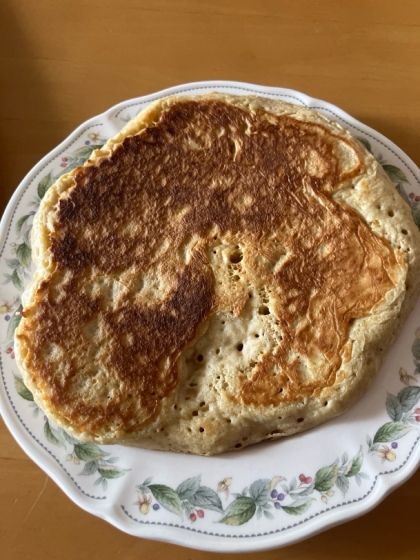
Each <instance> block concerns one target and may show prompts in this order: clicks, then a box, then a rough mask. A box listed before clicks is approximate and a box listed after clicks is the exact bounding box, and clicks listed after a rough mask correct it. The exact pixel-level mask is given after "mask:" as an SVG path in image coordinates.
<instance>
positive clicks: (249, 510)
mask: <svg viewBox="0 0 420 560" xmlns="http://www.w3.org/2000/svg"><path fill="white" fill-rule="evenodd" d="M256 509H257V506H256V504H255V501H254V500H253V499H252V498H251V497H249V496H239V497H238V498H236V499H235V500H234V501H233V502H232V503H231V504H230V506H229V507H228V508H227V510H226V511H225V515H224V516H223V517H222V518H221V519H219V523H224V524H225V525H243V524H244V523H246V522H247V521H249V520H250V519H251V518H252V517H253V516H254V514H255V511H256Z"/></svg>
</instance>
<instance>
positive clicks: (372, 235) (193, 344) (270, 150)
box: [16, 93, 420, 455]
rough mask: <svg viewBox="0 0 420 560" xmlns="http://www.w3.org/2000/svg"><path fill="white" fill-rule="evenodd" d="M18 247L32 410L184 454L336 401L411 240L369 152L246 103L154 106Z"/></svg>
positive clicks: (404, 296)
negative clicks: (24, 265)
mask: <svg viewBox="0 0 420 560" xmlns="http://www.w3.org/2000/svg"><path fill="white" fill-rule="evenodd" d="M32 254H33V258H34V261H35V264H36V267H37V271H36V273H35V276H34V278H33V280H32V282H31V283H30V285H29V286H28V288H27V289H26V291H25V293H24V296H23V307H24V311H23V312H22V316H23V319H22V321H21V323H20V325H19V327H18V329H17V331H16V351H17V361H18V365H19V367H20V369H21V371H22V375H23V378H24V381H25V384H26V385H27V386H28V388H29V389H30V390H31V391H32V393H33V395H34V398H35V401H36V403H37V404H38V405H39V406H40V407H41V408H42V409H43V410H44V412H45V414H46V415H47V416H48V417H49V418H50V419H52V420H53V421H55V422H56V423H57V424H59V425H60V426H62V427H63V428H64V429H66V430H67V431H68V432H70V433H71V434H73V435H74V436H75V437H77V438H79V439H81V440H83V441H94V442H97V443H100V444H112V443H118V444H125V445H134V446H139V447H144V448H150V449H159V450H171V451H176V452H183V453H195V454H200V455H212V454H216V453H221V452H223V451H226V450H233V449H240V448H244V447H246V446H248V445H250V444H253V443H256V442H259V441H263V440H271V439H277V438H280V437H283V436H287V435H290V434H294V433H296V432H300V431H302V430H306V429H308V428H312V427H314V426H317V425H319V424H321V423H322V422H324V421H326V420H328V419H329V418H333V417H335V416H337V415H338V414H341V413H342V412H344V411H345V410H347V409H348V408H349V407H350V406H351V405H352V404H353V403H354V402H356V400H357V399H359V398H360V397H361V396H362V395H363V394H364V393H365V391H366V390H367V388H368V387H369V384H370V383H371V381H372V379H373V378H374V376H375V374H376V372H377V371H378V368H379V366H380V363H381V361H382V359H383V357H384V355H385V353H386V350H387V349H388V348H389V346H390V345H391V344H392V342H393V340H394V338H395V336H396V334H397V333H398V332H399V330H400V327H401V325H402V323H403V321H404V319H405V318H406V316H407V314H408V313H409V311H410V310H411V309H412V307H413V305H414V303H415V301H416V299H417V297H418V294H419V290H420V281H419V278H420V274H419V255H420V233H419V231H418V229H417V227H416V226H415V224H414V222H413V220H412V217H411V212H410V209H409V207H408V206H407V205H406V203H405V202H404V201H403V200H402V199H401V197H399V195H398V193H397V192H396V190H395V188H394V186H393V185H392V183H391V181H390V180H389V179H388V177H387V175H386V174H385V172H384V171H383V169H382V167H381V166H380V164H379V163H378V162H377V161H376V160H375V158H374V157H373V156H372V155H371V154H370V153H369V152H367V150H366V149H365V148H364V146H363V145H362V144H360V143H359V142H358V141H357V140H355V139H354V138H353V137H352V136H351V135H350V133H349V132H348V131H346V130H344V129H343V128H342V127H340V126H339V125H338V124H336V123H334V122H331V121H329V120H328V119H326V118H325V117H324V116H322V115H321V114H319V113H317V112H316V111H313V110H310V109H306V108H303V107H299V106H295V105H292V104H289V103H285V102H283V101H274V100H269V99H263V98H258V97H253V96H246V97H242V96H230V95H223V94H217V93H214V94H211V95H206V96H193V97H182V96H174V97H167V98H164V99H161V100H159V101H156V102H154V103H153V104H152V105H151V106H149V107H148V108H147V109H145V110H144V111H143V112H141V113H140V114H139V115H138V116H137V117H136V118H135V119H133V120H132V121H130V122H129V123H128V124H127V125H126V127H125V128H124V129H123V130H122V131H121V132H120V133H119V134H117V136H116V137H115V138H113V139H111V140H109V141H108V143H107V144H106V145H105V146H104V147H103V148H102V149H101V150H97V151H95V152H94V153H93V154H92V157H91V159H90V160H89V161H88V162H87V163H86V164H85V165H84V166H83V167H79V168H77V169H75V170H73V171H72V172H71V173H69V174H67V175H64V176H62V177H61V178H60V179H59V180H58V181H57V183H56V184H55V185H53V186H52V187H51V188H50V190H49V191H48V193H47V194H46V196H45V197H44V199H43V201H42V204H41V207H40V209H39V211H38V213H37V214H36V217H35V222H34V227H33V234H32Z"/></svg>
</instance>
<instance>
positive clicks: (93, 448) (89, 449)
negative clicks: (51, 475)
mask: <svg viewBox="0 0 420 560" xmlns="http://www.w3.org/2000/svg"><path fill="white" fill-rule="evenodd" d="M74 453H75V455H76V457H78V458H79V459H80V460H81V461H99V459H103V458H104V457H105V456H106V453H105V452H104V451H102V450H101V449H100V448H99V447H98V446H97V445H96V443H76V445H75V446H74Z"/></svg>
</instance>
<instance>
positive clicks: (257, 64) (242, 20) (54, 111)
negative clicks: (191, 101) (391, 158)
mask: <svg viewBox="0 0 420 560" xmlns="http://www.w3.org/2000/svg"><path fill="white" fill-rule="evenodd" d="M0 47H1V49H0V65H1V72H0V186H1V190H0V197H1V198H0V201H1V202H0V206H1V210H3V208H4V207H5V205H6V203H7V201H8V199H9V198H10V196H11V195H12V193H13V191H14V189H15V188H16V186H17V185H18V183H19V182H20V180H21V179H22V178H23V177H24V176H25V174H26V173H27V172H28V171H29V170H30V169H31V167H32V166H33V165H35V163H37V161H38V160H39V159H40V158H41V157H42V156H44V155H45V154H46V153H48V152H49V151H50V150H51V149H52V148H54V147H55V146H56V145H57V144H58V143H59V142H61V141H62V140H63V139H65V138H66V137H67V135H68V134H69V133H70V132H71V131H72V130H73V129H74V128H75V127H76V126H77V125H79V124H81V123H82V122H83V121H85V120H86V119H88V118H89V117H92V116H94V115H96V114H98V113H100V112H102V111H104V110H106V109H108V108H109V107H111V106H112V105H114V104H115V103H118V102H120V101H123V100H125V99H128V98H131V97H136V96H140V95H144V94H147V93H152V92H154V91H157V90H159V89H162V88H166V87H169V86H173V85H177V84H182V83H185V82H191V81H198V80H214V79H228V80H241V81H247V82H254V83H258V84H264V85H272V86H283V87H289V88H293V89H296V90H300V91H302V92H305V93H307V94H309V95H310V96H312V97H318V98H321V99H324V100H327V101H330V102H331V103H334V104H335V105H338V106H339V107H341V108H342V109H344V110H345V111H347V112H348V113H350V114H351V115H353V116H354V117H356V118H357V119H359V120H360V121H363V122H364V123H366V124H367V125H369V126H371V127H373V128H374V129H376V130H378V131H380V132H381V133H382V134H384V135H385V136H387V137H388V138H390V139H391V140H392V141H394V142H395V143H396V144H397V145H398V146H400V148H402V150H404V151H405V152H406V153H407V154H408V155H409V156H410V157H411V158H412V159H413V160H414V161H415V162H416V163H417V165H420V132H419V131H420V71H419V70H420V2H419V0H411V1H410V0H399V1H395V0H376V1H374V0H351V1H350V0H341V1H337V0H320V1H316V0H308V1H306V0H295V1H280V0H230V1H227V0H173V1H171V0H166V1H165V0H36V1H35V0H33V1H31V0H1V2H0ZM419 519H420V471H419V472H417V474H415V475H414V476H413V477H412V478H411V479H410V480H409V481H408V482H406V483H405V484H404V485H403V486H402V487H401V488H399V489H397V490H396V491H395V492H394V493H393V494H392V495H391V496H389V497H388V498H386V499H385V500H384V502H383V503H382V504H381V505H379V506H378V507H377V508H376V509H375V510H374V511H372V512H370V513H369V514H367V515H365V516H364V517H361V518H359V519H356V520H354V521H351V522H349V523H346V524H344V525H341V526H339V527H336V528H334V529H330V530H328V531H326V532H324V533H323V534H321V535H318V536H315V537H312V538H310V539H308V540H306V541H304V542H302V543H300V544H295V545H293V546H290V547H288V548H284V549H281V550H276V551H271V552H265V553H258V554H256V553H254V554H248V555H245V557H246V558H249V559H257V558H258V559H259V560H265V559H267V560H268V559H274V558H276V559H289V560H291V559H293V560H307V559H320V560H321V559H322V560H328V559H332V560H333V559H338V558H340V559H358V558H361V559H364V558H369V559H376V558H378V559H381V560H388V559H391V558H393V559H394V558H398V559H399V560H403V559H417V558H419V557H420V544H419V543H420V541H419V530H420V529H419V527H420V525H419V523H420V521H419ZM0 556H1V558H4V559H5V560H21V559H22V560H23V559H43V560H47V559H60V560H85V559H89V560H96V559H98V560H106V559H108V558H116V557H118V558H121V559H123V560H131V559H138V558H147V559H148V560H154V559H168V560H169V559H171V560H172V559H174V560H187V559H188V560H190V559H193V558H194V559H198V560H199V559H207V558H215V557H216V554H211V553H205V552H197V551H193V550H188V549H187V548H181V547H177V546H174V545H168V544H162V543H159V542H153V541H148V540H143V539H139V538H135V537H131V536H129V535H126V534H124V533H122V532H120V531H118V530H117V529H115V528H114V527H112V526H110V525H108V524H107V523H106V522H104V521H102V520H100V519H97V518H95V517H93V516H91V515H89V514H87V513H85V512H84V511H82V510H81V509H79V508H78V507H77V506H76V505H74V504H73V503H72V502H71V501H70V500H69V499H68V498H67V497H66V496H65V495H64V493H63V492H62V491H61V490H60V489H59V488H58V487H57V486H56V485H55V483H54V482H52V481H51V480H50V479H49V478H48V476H47V475H46V474H45V473H44V472H43V471H41V470H40V469H39V468H38V467H37V466H36V465H35V464H34V463H33V462H32V461H31V460H30V459H29V458H28V457H27V456H26V455H25V453H24V452H23V451H22V450H21V449H20V448H19V446H18V445H17V443H16V442H15V441H14V439H13V438H12V436H11V435H10V434H9V432H8V430H7V429H6V427H5V425H4V424H3V422H2V421H1V420H0ZM226 556H227V555H226ZM231 556H232V557H233V555H231Z"/></svg>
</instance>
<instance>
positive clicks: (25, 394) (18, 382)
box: [15, 375, 34, 401]
mask: <svg viewBox="0 0 420 560" xmlns="http://www.w3.org/2000/svg"><path fill="white" fill-rule="evenodd" d="M15 387H16V391H17V392H18V394H19V395H20V396H21V397H22V398H23V399H25V400H27V401H33V400H34V396H33V394H32V393H31V392H30V390H29V389H28V387H27V386H26V385H25V383H24V382H23V379H22V378H21V377H18V376H17V375H15Z"/></svg>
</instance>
